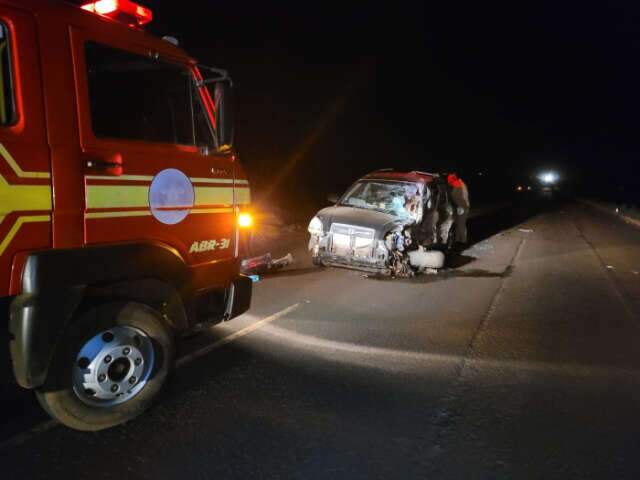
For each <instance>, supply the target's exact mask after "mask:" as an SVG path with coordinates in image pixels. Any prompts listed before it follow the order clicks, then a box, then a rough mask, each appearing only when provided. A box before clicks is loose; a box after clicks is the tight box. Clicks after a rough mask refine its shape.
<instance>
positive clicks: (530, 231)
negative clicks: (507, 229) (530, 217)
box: [518, 228, 533, 233]
mask: <svg viewBox="0 0 640 480" xmlns="http://www.w3.org/2000/svg"><path fill="white" fill-rule="evenodd" d="M518 231H519V232H522V233H533V230H532V229H530V228H519V229H518Z"/></svg>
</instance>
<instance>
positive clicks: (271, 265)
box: [242, 253, 293, 281]
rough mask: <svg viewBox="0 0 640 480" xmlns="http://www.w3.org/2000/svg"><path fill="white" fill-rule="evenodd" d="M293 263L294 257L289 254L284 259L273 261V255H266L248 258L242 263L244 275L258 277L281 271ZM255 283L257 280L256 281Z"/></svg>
mask: <svg viewBox="0 0 640 480" xmlns="http://www.w3.org/2000/svg"><path fill="white" fill-rule="evenodd" d="M292 263H293V255H291V254H290V253H288V254H287V255H285V256H284V257H282V258H277V259H273V258H272V257H271V253H265V254H264V255H260V256H258V257H252V258H247V259H245V260H243V261H242V273H244V274H245V275H258V274H264V273H269V272H273V271H275V270H281V269H283V268H284V267H286V266H289V265H291V264H292ZM254 281H255V280H254Z"/></svg>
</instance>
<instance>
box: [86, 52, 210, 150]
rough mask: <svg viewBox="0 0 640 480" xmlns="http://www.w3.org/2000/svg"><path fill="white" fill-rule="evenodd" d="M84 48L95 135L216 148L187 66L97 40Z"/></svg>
mask: <svg viewBox="0 0 640 480" xmlns="http://www.w3.org/2000/svg"><path fill="white" fill-rule="evenodd" d="M85 50H86V59H87V70H88V71H87V76H88V82H89V100H90V105H91V122H92V127H93V132H94V134H95V135H96V136H97V137H103V138H121V139H129V140H142V141H146V142H159V143H172V144H177V145H193V146H206V147H209V148H213V147H214V145H213V135H212V131H211V127H210V126H209V121H208V119H207V116H206V115H205V114H204V109H203V107H202V104H201V99H200V96H199V92H198V91H197V89H196V87H195V85H194V81H193V77H192V75H191V72H190V70H189V69H188V68H185V67H182V66H180V65H176V64H173V63H169V62H164V61H162V60H155V59H152V58H149V57H144V56H142V55H136V54H133V53H129V52H125V51H123V50H118V49H115V48H111V47H107V46H104V45H100V44H97V43H94V42H88V43H87V44H86V46H85Z"/></svg>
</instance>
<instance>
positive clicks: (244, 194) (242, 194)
mask: <svg viewBox="0 0 640 480" xmlns="http://www.w3.org/2000/svg"><path fill="white" fill-rule="evenodd" d="M249 203H251V190H249V189H248V188H240V189H238V190H236V204H237V205H248V204H249Z"/></svg>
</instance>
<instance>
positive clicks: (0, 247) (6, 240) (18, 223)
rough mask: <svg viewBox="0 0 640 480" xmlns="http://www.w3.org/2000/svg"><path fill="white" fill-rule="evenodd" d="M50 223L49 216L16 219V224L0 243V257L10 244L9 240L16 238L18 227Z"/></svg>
mask: <svg viewBox="0 0 640 480" xmlns="http://www.w3.org/2000/svg"><path fill="white" fill-rule="evenodd" d="M50 221H51V215H33V216H24V217H18V219H17V220H16V223H14V224H13V226H12V227H11V229H10V230H9V233H7V235H6V236H5V237H4V239H3V240H2V242H0V256H2V254H3V253H4V251H5V250H6V249H7V247H8V246H9V244H10V243H11V240H13V237H15V236H16V234H17V233H18V230H20V227H22V225H23V224H25V223H34V222H50Z"/></svg>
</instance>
